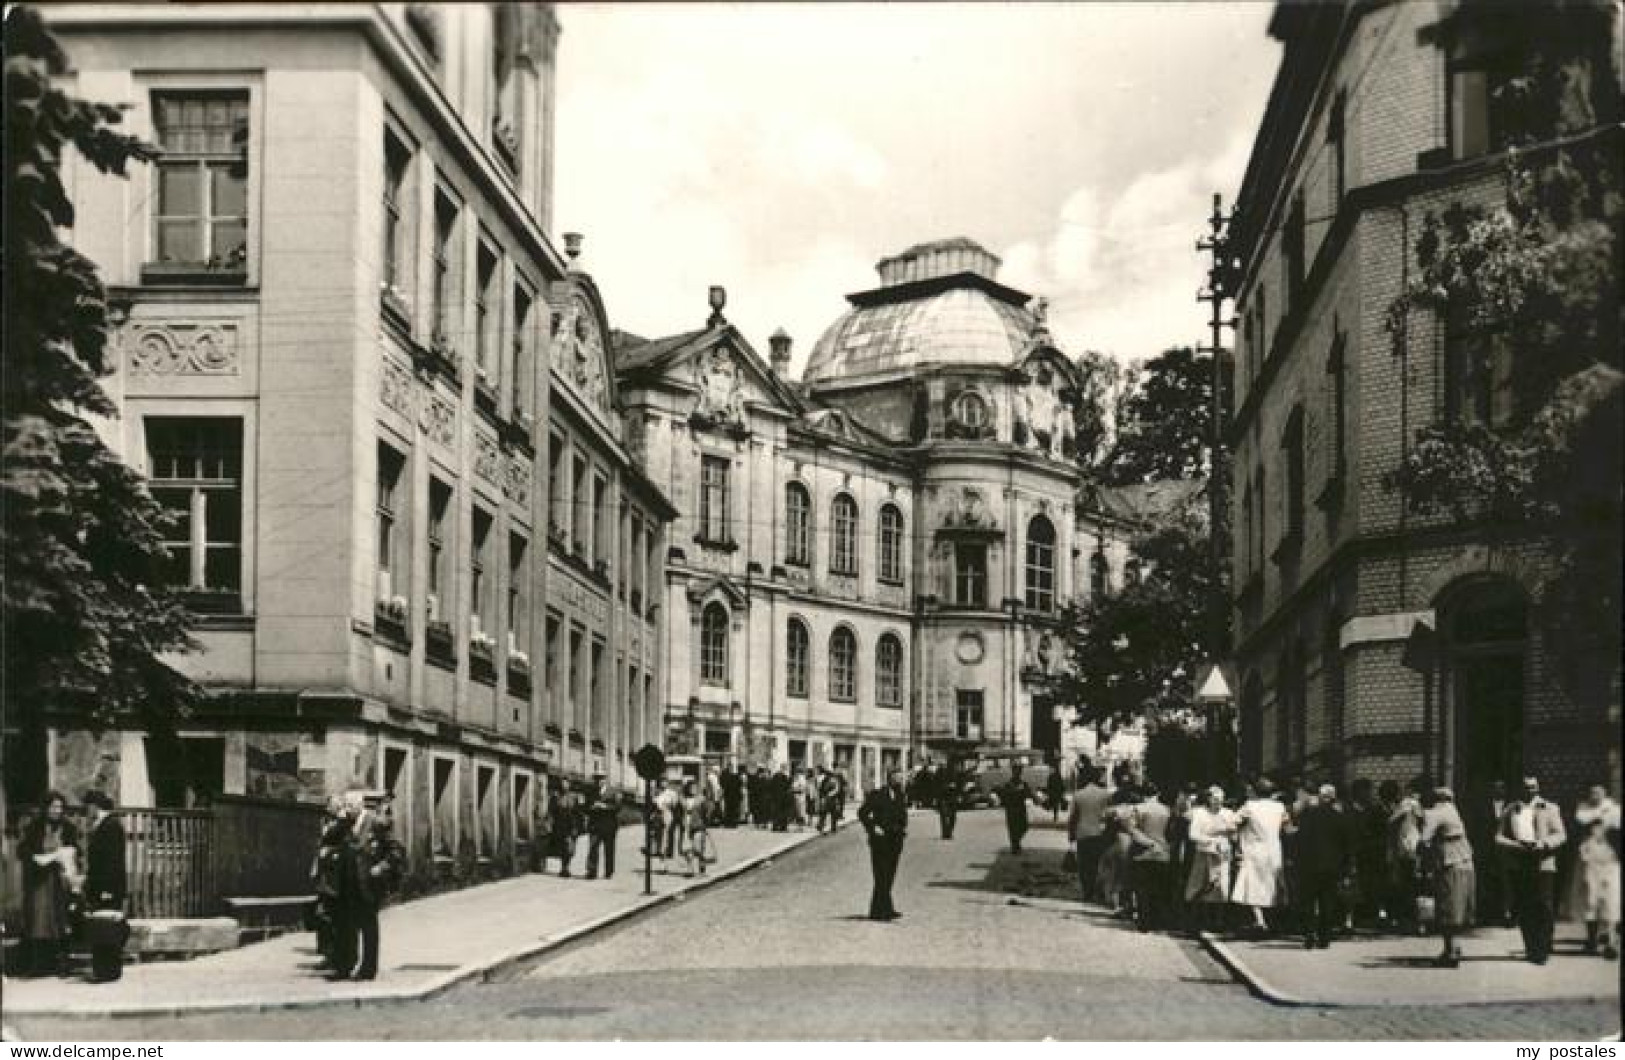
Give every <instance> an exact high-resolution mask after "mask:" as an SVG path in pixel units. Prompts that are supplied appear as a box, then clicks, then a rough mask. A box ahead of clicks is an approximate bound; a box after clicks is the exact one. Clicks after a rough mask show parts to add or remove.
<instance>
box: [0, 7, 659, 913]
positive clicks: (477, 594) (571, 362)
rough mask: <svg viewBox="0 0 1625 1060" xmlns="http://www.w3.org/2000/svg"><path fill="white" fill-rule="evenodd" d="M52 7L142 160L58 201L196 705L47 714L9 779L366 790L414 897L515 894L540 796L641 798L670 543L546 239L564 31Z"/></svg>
mask: <svg viewBox="0 0 1625 1060" xmlns="http://www.w3.org/2000/svg"><path fill="white" fill-rule="evenodd" d="M48 15H49V20H50V24H51V28H52V30H53V31H54V32H55V33H56V34H58V36H59V38H60V39H61V41H62V42H63V45H64V47H65V49H66V51H67V53H68V55H69V57H70V60H71V62H72V64H73V66H74V69H75V72H74V74H73V75H72V78H71V86H70V87H71V91H73V92H74V93H76V94H77V95H79V96H82V97H84V98H87V99H92V100H97V101H101V102H106V103H114V104H119V105H122V106H124V107H126V108H127V118H126V124H127V127H128V128H129V129H130V130H131V131H133V132H135V133H137V134H139V135H140V136H142V137H144V138H146V139H148V140H150V141H152V142H153V143H155V144H157V145H159V146H160V147H162V148H163V150H164V154H163V157H162V158H161V160H159V161H158V162H156V163H154V164H152V165H150V166H143V167H136V168H135V169H134V171H133V173H132V175H131V177H130V179H129V180H117V179H111V178H107V177H104V176H101V175H99V174H97V173H95V172H94V171H93V170H92V169H91V168H90V167H89V166H86V165H83V164H77V165H76V164H73V163H72V161H71V160H70V163H69V167H68V168H69V172H68V174H67V177H68V187H69V190H70V193H71V195H72V197H73V199H74V201H75V203H76V205H77V209H78V225H77V227H76V229H75V231H74V240H75V242H76V243H77V244H78V246H79V247H80V248H81V249H83V250H84V251H85V252H86V253H87V254H88V255H89V256H90V257H91V258H92V259H94V260H95V261H96V262H97V263H98V265H99V266H100V268H101V271H102V277H103V279H104V281H105V282H106V283H107V284H108V286H109V289H110V294H111V296H112V299H113V302H114V305H115V306H116V307H117V309H118V312H119V319H120V325H121V326H120V328H119V331H118V334H117V336H116V338H115V344H116V348H117V355H118V370H117V372H116V374H115V375H114V376H113V377H112V378H111V379H110V380H109V382H108V387H109V389H110V391H111V392H112V393H113V395H114V397H115V399H116V401H117V403H118V405H119V407H120V410H121V412H122V416H121V417H120V418H119V419H118V420H117V421H115V422H113V423H111V424H109V425H108V427H107V430H108V432H109V434H110V436H111V440H112V441H113V442H114V444H115V448H116V449H117V450H118V451H120V452H121V453H122V454H123V455H124V456H125V458H126V459H127V460H128V461H129V462H130V463H131V464H132V465H133V466H135V467H137V468H138V469H140V470H141V471H142V472H143V473H145V474H146V475H147V476H148V477H149V479H150V481H151V488H152V490H153V492H154V494H155V495H156V496H157V497H158V498H159V499H160V500H162V501H163V502H164V503H165V504H166V505H168V506H169V507H171V508H172V509H173V510H174V511H175V512H176V513H177V514H178V516H179V520H178V522H177V527H176V530H175V531H174V540H173V541H172V542H171V552H172V555H173V557H174V570H173V578H174V585H175V586H176V587H177V588H179V589H181V590H183V591H185V592H186V593H187V594H188V595H189V598H190V600H191V602H192V604H193V606H194V608H195V610H197V611H198V612H199V613H200V615H201V617H200V620H199V628H198V634H197V635H198V639H199V640H200V641H201V643H202V648H203V650H202V651H200V652H198V653H196V654H192V655H188V656H185V657H182V658H180V659H178V660H177V663H178V665H179V666H181V667H182V668H183V669H184V670H185V671H187V672H188V673H190V674H192V675H193V676H195V677H196V678H197V679H198V680H199V681H200V682H201V683H202V684H203V686H204V687H205V689H206V690H207V692H208V696H207V699H206V701H205V702H204V703H203V705H202V706H201V707H200V708H199V709H198V710H197V711H196V713H194V714H193V715H192V716H191V717H189V718H188V719H186V720H185V722H184V723H183V727H182V728H181V729H180V730H179V732H178V733H177V734H174V736H173V737H168V736H164V735H161V734H153V733H144V732H136V731H125V732H111V733H92V732H88V731H85V730H83V729H82V728H80V727H78V726H76V725H75V723H74V720H73V719H71V718H51V719H46V721H47V726H46V729H47V731H46V732H45V734H44V739H43V744H41V743H38V742H34V741H31V739H30V734H28V733H16V734H14V736H13V740H12V747H11V748H8V750H10V751H15V752H16V753H17V755H19V756H28V755H31V754H32V755H40V756H43V757H44V759H45V764H44V769H43V772H44V773H45V778H44V779H45V780H46V782H48V783H49V784H51V785H52V786H56V787H59V788H62V789H64V790H67V791H70V792H73V793H75V794H76V795H77V794H78V793H79V792H81V791H83V790H84V789H85V788H87V787H90V786H99V787H101V788H103V789H104V790H108V791H110V792H112V793H113V794H114V795H115V797H116V798H117V800H118V801H119V802H120V803H121V804H123V805H125V806H133V807H143V806H160V807H163V806H187V805H192V804H195V803H198V802H206V801H208V800H209V799H211V798H216V797H219V796H221V795H248V796H265V797H271V798H280V799H307V800H308V799H316V798H319V797H320V796H322V795H324V794H327V793H332V792H336V791H343V790H345V789H349V788H354V787H363V788H383V789H388V790H390V791H392V792H393V793H394V794H395V796H396V806H397V809H396V815H397V820H398V822H399V824H400V832H401V836H402V838H403V839H404V840H405V841H406V843H407V846H408V849H409V850H410V852H411V855H412V861H413V865H414V869H415V872H416V873H417V875H418V877H419V880H420V881H423V882H434V878H435V877H438V878H439V879H441V880H444V879H448V878H452V879H465V878H470V877H474V876H479V875H485V874H489V873H500V872H505V871H511V870H512V869H513V868H515V867H517V866H519V865H521V864H523V863H524V862H525V860H526V858H527V856H528V854H529V852H530V844H531V840H532V839H533V837H534V836H535V835H536V830H537V821H538V816H539V814H540V813H541V812H542V808H543V799H544V791H543V788H544V786H545V783H546V779H547V775H548V774H552V775H554V776H560V775H562V776H565V777H572V778H577V779H580V778H584V777H585V776H586V775H587V774H589V773H592V772H597V771H602V772H605V773H607V774H608V775H609V776H610V777H611V778H612V779H613V780H615V781H617V782H619V783H621V784H623V785H627V786H630V785H631V784H632V783H633V777H634V774H633V771H632V768H631V765H630V761H629V757H628V755H629V751H630V750H633V749H635V748H636V747H637V746H638V745H639V744H641V743H642V742H644V741H646V740H648V739H650V738H658V725H659V717H658V711H657V712H656V715H655V720H654V722H653V723H652V724H651V722H650V720H649V716H648V711H647V709H646V705H647V704H649V703H650V702H651V701H650V698H649V695H648V689H649V688H651V687H654V686H657V685H663V684H664V679H663V678H662V677H661V676H660V666H661V657H660V650H661V645H660V639H659V637H658V636H656V635H655V634H654V630H655V629H656V628H657V624H658V622H659V620H660V613H661V606H662V588H663V581H664V579H663V577H662V574H661V570H662V562H663V552H664V534H665V526H666V523H667V520H668V519H669V517H670V516H671V515H672V514H673V512H672V509H671V508H670V506H669V504H668V503H667V501H666V500H665V498H664V496H663V495H662V493H661V492H660V490H659V489H658V488H657V487H656V486H654V485H653V484H652V483H650V482H649V481H648V479H647V478H646V477H645V476H644V475H643V474H642V473H641V472H640V471H639V469H638V466H637V465H636V464H635V463H634V461H633V460H632V454H631V452H630V451H629V450H628V449H627V447H626V446H625V444H624V441H623V430H624V426H623V417H622V405H621V400H620V397H619V395H618V392H617V384H616V378H615V373H614V371H613V368H612V366H611V365H610V363H609V361H608V353H609V343H608V341H607V339H606V336H607V335H608V333H609V326H608V322H607V318H606V316H605V310H604V305H603V303H602V301H601V299H600V297H599V294H598V292H597V290H596V288H595V287H594V285H593V284H592V282H591V281H590V280H589V279H588V278H587V277H585V276H583V275H581V274H580V273H579V272H577V271H575V270H574V269H573V268H572V267H571V260H572V259H573V251H572V253H571V254H570V255H565V254H561V253H560V252H559V251H558V250H557V249H556V247H555V244H554V242H553V240H552V238H551V235H550V232H549V225H550V217H549V204H550V201H551V194H552V187H551V185H552V179H553V168H554V156H553V113H554V57H555V47H556V42H557V39H558V23H557V20H556V18H555V15H554V13H553V11H552V9H551V8H550V6H548V5H543V4H526V5H519V4H490V5H486V4H471V5H451V4H447V5H433V4H357V5H352V4H329V5H321V4H317V5H300V6H297V7H291V8H282V7H278V6H276V5H209V6H174V5H166V4H135V5H94V6H92V5H57V6H54V7H52V8H51V9H50V11H49V12H48ZM544 659H545V660H546V667H547V671H546V673H545V674H543V673H542V672H541V666H542V660H544ZM7 760H8V769H9V768H10V767H11V765H12V764H13V763H14V762H16V761H17V760H18V758H16V757H13V755H12V754H10V753H8V755H7ZM38 794H39V793H38V792H37V791H35V792H27V793H18V796H17V801H27V800H29V799H34V798H37V797H38Z"/></svg>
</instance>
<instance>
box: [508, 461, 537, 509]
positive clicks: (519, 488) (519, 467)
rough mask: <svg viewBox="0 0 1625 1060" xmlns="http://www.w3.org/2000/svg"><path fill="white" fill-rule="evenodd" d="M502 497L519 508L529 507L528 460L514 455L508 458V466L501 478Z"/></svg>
mask: <svg viewBox="0 0 1625 1060" xmlns="http://www.w3.org/2000/svg"><path fill="white" fill-rule="evenodd" d="M502 493H503V496H505V497H507V498H508V499H509V500H511V501H513V502H514V503H515V504H518V505H519V506H520V507H528V506H529V505H530V460H529V459H527V458H526V457H524V456H522V455H520V454H518V453H515V454H512V455H510V456H509V457H508V466H507V468H506V470H505V473H504V475H503V478H502Z"/></svg>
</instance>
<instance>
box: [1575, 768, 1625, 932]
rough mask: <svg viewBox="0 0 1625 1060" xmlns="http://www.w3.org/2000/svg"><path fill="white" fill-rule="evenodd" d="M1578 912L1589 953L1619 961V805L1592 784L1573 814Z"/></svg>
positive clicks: (1603, 789)
mask: <svg viewBox="0 0 1625 1060" xmlns="http://www.w3.org/2000/svg"><path fill="white" fill-rule="evenodd" d="M1574 823H1575V826H1576V827H1575V831H1576V833H1577V836H1576V838H1577V839H1578V840H1579V842H1578V844H1577V847H1576V850H1575V861H1574V875H1575V879H1576V882H1577V884H1578V892H1579V893H1578V897H1577V900H1576V902H1575V908H1576V911H1577V912H1578V913H1579V914H1580V916H1581V918H1582V919H1583V920H1585V923H1586V942H1585V951H1586V953H1591V954H1594V953H1596V952H1597V946H1598V942H1599V939H1600V941H1601V944H1602V955H1603V956H1604V957H1605V958H1607V959H1608V960H1610V961H1613V960H1618V959H1619V949H1618V942H1619V803H1617V802H1615V801H1614V800H1613V799H1610V798H1609V797H1608V789H1607V788H1604V787H1603V786H1602V785H1601V784H1593V785H1591V790H1590V791H1589V792H1587V794H1586V799H1585V801H1584V802H1582V803H1580V805H1579V806H1578V807H1576V808H1575V811H1574Z"/></svg>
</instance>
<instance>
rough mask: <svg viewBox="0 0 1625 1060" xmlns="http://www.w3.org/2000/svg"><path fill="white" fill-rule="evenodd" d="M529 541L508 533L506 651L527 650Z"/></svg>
mask: <svg viewBox="0 0 1625 1060" xmlns="http://www.w3.org/2000/svg"><path fill="white" fill-rule="evenodd" d="M529 552H530V541H529V540H528V539H527V538H526V537H525V535H523V534H516V533H513V532H512V531H510V532H509V533H508V651H509V653H510V654H511V653H513V652H515V651H519V652H524V651H527V650H528V644H529V638H530V607H529V603H528V599H527V598H528V596H529V593H530V566H529V564H527V563H526V562H525V557H526V555H527V554H528V553H529Z"/></svg>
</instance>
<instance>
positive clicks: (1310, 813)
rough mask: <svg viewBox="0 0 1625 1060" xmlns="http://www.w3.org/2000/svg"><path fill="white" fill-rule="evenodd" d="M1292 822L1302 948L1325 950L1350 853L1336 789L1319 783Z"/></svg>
mask: <svg viewBox="0 0 1625 1060" xmlns="http://www.w3.org/2000/svg"><path fill="white" fill-rule="evenodd" d="M1294 823H1295V826H1296V827H1295V831H1296V834H1297V840H1298V841H1297V850H1298V879H1299V880H1300V881H1301V886H1302V888H1303V895H1302V916H1303V921H1304V925H1303V926H1304V940H1303V947H1304V949H1315V948H1319V949H1326V948H1328V947H1329V946H1331V944H1332V933H1333V932H1334V931H1335V930H1336V929H1337V926H1338V925H1339V924H1340V923H1342V912H1341V908H1340V903H1339V901H1338V889H1339V885H1340V884H1341V883H1342V882H1343V878H1344V877H1345V876H1347V875H1348V874H1349V872H1350V870H1351V869H1352V867H1353V854H1354V852H1353V846H1352V844H1351V842H1350V836H1349V828H1348V821H1347V819H1346V817H1345V816H1344V814H1343V811H1342V810H1340V809H1338V807H1337V789H1336V788H1335V787H1333V786H1332V785H1330V784H1322V785H1321V786H1320V790H1319V792H1318V794H1317V795H1316V798H1315V801H1314V802H1313V803H1311V804H1309V805H1308V806H1307V807H1306V808H1305V809H1304V811H1303V813H1302V814H1301V817H1300V818H1299V819H1295V822H1294Z"/></svg>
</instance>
